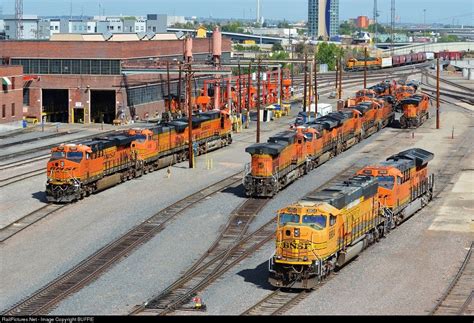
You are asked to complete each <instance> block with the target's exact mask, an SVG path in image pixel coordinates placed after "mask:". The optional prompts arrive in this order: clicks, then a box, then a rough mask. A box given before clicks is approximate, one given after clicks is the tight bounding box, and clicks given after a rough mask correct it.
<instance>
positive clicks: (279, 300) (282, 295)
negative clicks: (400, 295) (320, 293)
mask: <svg viewBox="0 0 474 323" xmlns="http://www.w3.org/2000/svg"><path fill="white" fill-rule="evenodd" d="M407 132H410V131H408V130H404V131H400V132H398V133H397V134H396V135H395V136H398V135H400V134H404V133H407ZM466 138H467V137H466ZM468 144H469V142H468V141H467V139H464V140H463V141H462V143H461V144H460V151H467V148H468ZM389 148H390V147H387V148H385V149H383V150H382V151H383V153H382V154H385V151H386V150H387V149H389ZM379 150H380V149H379ZM382 154H379V155H380V156H381V155H382ZM466 155H467V152H465V153H462V154H457V155H450V157H449V158H448V160H447V162H446V163H445V164H444V167H443V168H442V169H441V170H440V171H439V173H438V175H437V177H436V180H437V182H436V187H437V188H438V189H437V190H436V192H435V194H434V195H433V198H436V197H437V196H438V195H439V194H441V192H442V191H443V190H444V189H445V187H446V186H447V185H448V184H449V183H450V181H451V178H452V176H453V175H455V173H453V172H452V171H451V170H452V169H454V166H455V164H458V163H459V162H460V161H461V160H462V158H464V157H465V156H466ZM380 156H379V157H380ZM374 158H375V157H374ZM348 175H350V174H348V171H347V170H346V171H344V172H343V173H342V174H341V173H340V175H338V176H337V177H335V178H333V179H331V180H330V181H334V180H335V179H336V178H346V177H348ZM327 183H329V181H328V182H327ZM327 183H325V184H323V185H322V186H321V188H322V187H324V186H325V185H327ZM318 189H319V188H318ZM433 204H435V203H434V202H433V203H431V204H429V205H428V206H427V207H426V209H429V208H430V207H434V205H433ZM409 218H412V217H409ZM409 218H406V219H404V220H403V221H402V222H401V223H403V222H405V221H407V220H408V219H409ZM472 248H473V246H472V245H471V249H470V251H469V254H468V257H469V258H470V253H472ZM466 258H467V257H466ZM465 263H466V261H465ZM470 264H471V267H470V270H469V272H468V275H469V276H468V278H466V279H465V280H467V279H470V282H468V283H466V282H465V281H464V282H463V283H462V284H463V285H462V286H468V287H467V289H469V287H470V290H467V292H466V291H465V292H464V295H466V294H467V296H464V298H463V297H461V300H462V306H461V307H460V309H459V310H458V311H460V310H462V311H464V312H463V313H466V314H468V313H469V314H470V313H472V308H471V309H470V310H469V306H470V304H471V302H472V297H473V289H472V279H473V278H472V277H473V276H472V275H473V273H474V265H473V264H472V261H471V263H470ZM349 265H350V263H349V264H348V265H346V266H344V267H347V266H349ZM463 267H465V266H464V265H463ZM458 275H460V274H458ZM333 278H334V275H330V276H329V277H328V278H326V279H325V280H324V281H322V282H321V283H320V284H319V285H318V286H317V288H316V289H319V288H321V287H322V286H323V285H324V284H326V283H327V282H328V281H330V280H331V279H333ZM458 281H459V277H458V276H457V278H455V281H453V283H452V286H450V288H448V291H447V292H446V293H445V295H448V293H449V292H450V291H451V290H452V289H453V287H454V284H456V282H458ZM465 289H466V288H465ZM314 290H315V289H314ZM314 290H313V291H314ZM310 294H311V292H307V291H304V290H299V291H292V290H291V289H283V288H279V289H276V290H275V291H273V292H272V293H270V294H269V295H267V296H266V297H264V298H263V299H262V300H260V301H259V302H258V303H256V304H255V305H253V306H252V307H250V308H249V309H247V310H246V311H244V312H243V313H242V314H241V315H281V314H284V313H285V312H286V311H287V310H289V309H290V308H291V307H293V306H295V305H297V304H298V303H299V302H301V301H302V300H304V299H305V298H306V297H307V296H309V295H310ZM446 297H447V296H443V298H442V299H441V300H440V303H439V304H438V305H437V306H438V307H439V306H440V304H441V302H443V300H444V299H445V298H446ZM456 301H457V302H458V303H459V302H460V300H455V301H454V302H456ZM435 310H436V308H435V309H434V310H433V311H432V312H434V311H435ZM468 310H469V311H470V312H467V311H468Z"/></svg>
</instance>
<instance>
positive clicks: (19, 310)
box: [2, 172, 243, 316]
mask: <svg viewBox="0 0 474 323" xmlns="http://www.w3.org/2000/svg"><path fill="white" fill-rule="evenodd" d="M242 175H243V173H242V172H239V173H237V174H234V175H232V176H230V177H227V178H226V179H224V180H222V181H219V182H217V183H215V184H213V185H211V186H209V187H207V188H204V189H202V190H201V191H199V192H197V193H194V194H192V195H190V196H188V197H186V198H184V199H182V200H180V201H178V202H176V203H174V204H172V205H171V206H169V207H167V208H165V209H163V210H161V211H160V212H158V213H157V214H155V215H154V216H152V217H151V218H149V219H148V220H146V221H144V222H143V223H142V224H140V225H138V226H137V227H135V228H134V229H132V230H130V231H129V232H127V233H126V234H124V235H123V236H122V237H120V238H118V239H117V240H115V241H113V242H111V243H110V244H108V245H106V246H105V247H103V248H102V249H100V250H98V251H97V252H95V253H94V254H92V255H91V256H89V257H88V258H86V259H85V260H83V261H82V262H81V263H79V264H78V265H76V266H74V267H73V268H72V269H70V270H69V271H67V272H66V273H64V274H63V275H61V276H60V277H58V278H57V279H55V280H53V281H52V282H50V283H49V284H47V285H46V286H44V287H42V288H41V289H39V290H38V291H36V292H35V293H33V294H32V295H31V296H29V297H28V298H26V299H25V300H23V301H21V302H19V303H17V304H16V305H14V306H13V307H12V308H10V309H8V310H7V311H5V312H3V313H2V315H22V316H23V315H45V314H48V313H49V312H50V311H51V310H52V309H53V308H54V307H55V306H56V305H57V304H58V303H59V302H61V301H62V300H63V299H65V298H66V297H68V296H69V295H71V294H73V293H75V292H77V291H79V290H80V289H82V288H83V287H85V286H87V285H88V284H89V283H91V282H92V281H94V280H95V279H97V278H98V277H100V275H101V274H102V273H103V272H105V271H106V270H108V269H109V268H111V267H112V266H113V265H115V264H117V263H118V262H119V261H120V260H121V259H122V258H123V257H124V256H125V255H127V254H129V253H130V252H132V251H133V250H135V249H136V248H137V247H139V246H140V245H142V244H144V243H145V242H147V241H149V240H150V239H151V238H153V237H154V236H155V235H156V234H158V233H159V232H160V231H162V230H163V229H164V228H165V226H166V224H167V223H168V222H170V221H171V220H172V219H173V218H175V217H176V216H177V215H178V214H180V213H181V212H183V211H184V210H186V209H188V208H189V207H191V206H193V205H195V204H196V203H199V202H200V201H202V200H203V199H205V198H206V197H208V196H210V195H213V194H215V193H218V192H220V191H223V190H224V189H226V188H228V187H231V186H233V185H236V184H237V183H240V182H241V180H242Z"/></svg>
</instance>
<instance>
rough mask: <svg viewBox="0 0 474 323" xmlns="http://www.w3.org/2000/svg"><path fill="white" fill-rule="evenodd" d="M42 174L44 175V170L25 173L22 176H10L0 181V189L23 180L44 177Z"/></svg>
mask: <svg viewBox="0 0 474 323" xmlns="http://www.w3.org/2000/svg"><path fill="white" fill-rule="evenodd" d="M44 174H46V170H45V169H44V168H41V169H35V170H32V171H30V172H26V173H23V174H19V175H14V176H10V177H7V178H4V179H0V188H2V187H5V186H8V185H11V184H15V183H18V182H20V181H23V180H25V179H29V178H33V177H36V176H40V175H44Z"/></svg>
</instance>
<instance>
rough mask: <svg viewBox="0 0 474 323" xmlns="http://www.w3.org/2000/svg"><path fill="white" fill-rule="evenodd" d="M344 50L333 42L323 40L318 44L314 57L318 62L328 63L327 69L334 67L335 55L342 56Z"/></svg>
mask: <svg viewBox="0 0 474 323" xmlns="http://www.w3.org/2000/svg"><path fill="white" fill-rule="evenodd" d="M343 56H344V50H343V49H342V48H341V47H338V46H337V45H335V44H328V43H326V42H323V43H321V44H319V45H318V47H317V53H316V59H317V60H318V64H328V68H329V70H335V69H336V57H343Z"/></svg>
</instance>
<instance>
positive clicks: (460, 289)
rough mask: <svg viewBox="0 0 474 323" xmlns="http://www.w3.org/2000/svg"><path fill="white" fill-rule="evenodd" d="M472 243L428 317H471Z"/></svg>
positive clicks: (473, 292) (473, 280) (473, 271)
mask: <svg viewBox="0 0 474 323" xmlns="http://www.w3.org/2000/svg"><path fill="white" fill-rule="evenodd" d="M473 248H474V242H472V243H471V247H470V248H469V251H468V252H467V255H466V258H465V259H464V261H463V263H462V265H461V267H460V268H459V271H458V273H457V274H456V276H455V277H454V279H453V281H452V282H451V284H450V285H449V286H448V288H447V290H446V291H445V292H444V294H443V295H442V296H441V298H440V299H439V301H438V302H437V303H436V306H435V307H434V308H433V309H432V310H431V312H430V315H472V314H474V307H473V305H472V299H473V297H474V289H473V286H474V283H473V282H474V262H473V261H472V259H471V256H472V251H473Z"/></svg>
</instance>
